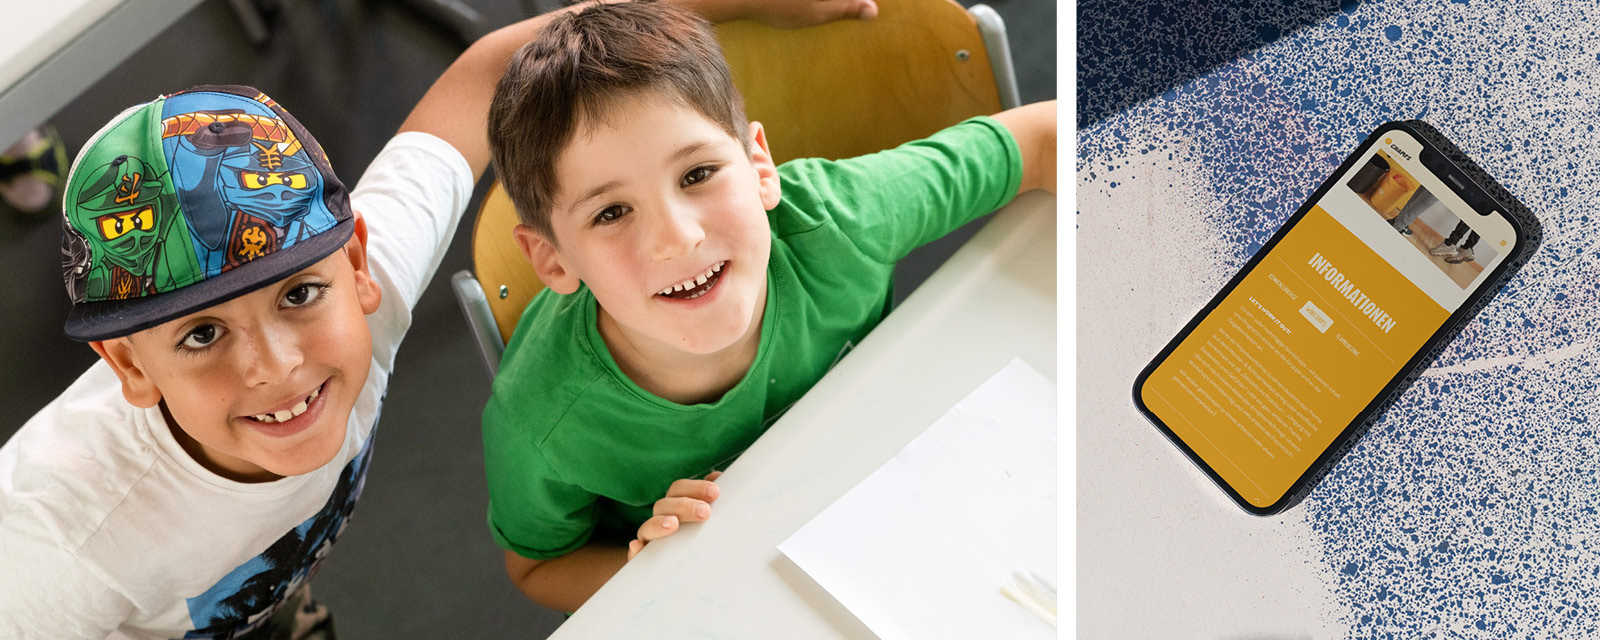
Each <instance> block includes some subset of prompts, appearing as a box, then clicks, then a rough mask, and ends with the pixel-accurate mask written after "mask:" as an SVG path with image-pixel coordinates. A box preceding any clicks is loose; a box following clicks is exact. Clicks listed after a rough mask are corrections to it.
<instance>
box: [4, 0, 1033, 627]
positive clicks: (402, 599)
mask: <svg viewBox="0 0 1600 640" xmlns="http://www.w3.org/2000/svg"><path fill="white" fill-rule="evenodd" d="M802 1H803V0H802ZM281 4H282V5H283V6H284V7H285V9H284V10H283V11H282V12H280V13H279V14H278V15H277V16H276V19H275V20H274V21H273V22H274V26H275V32H274V36H273V39H272V40H271V41H270V42H269V43H268V44H267V45H266V46H264V47H261V48H256V47H253V46H251V45H250V44H249V42H248V41H247V40H246V38H245V35H244V31H243V30H242V28H241V27H240V24H239V22H238V20H237V18H236V17H235V15H234V14H233V12H232V10H231V9H230V8H229V5H228V3H227V2H224V1H223V0H207V1H206V2H204V3H202V4H201V5H200V6H199V7H198V8H196V9H195V10H194V11H193V12H192V13H191V14H189V15H188V16H186V17H185V18H183V19H182V20H181V21H179V22H178V23H177V24H176V25H174V26H173V27H172V28H170V29H168V30H167V32H166V33H164V34H163V35H162V36H161V37H159V38H158V39H157V40H156V41H154V42H152V43H150V44H149V45H147V46H145V47H144V48H143V49H142V50H140V51H139V52H138V53H137V54H135V55H134V56H133V57H132V58H130V59H129V60H128V61H127V62H125V63H124V64H123V65H121V66H120V67H119V68H117V69H116V70H114V71H112V72H111V73H110V74H107V76H106V77H105V78H103V79H101V80H100V81H99V82H97V83H96V84H94V85H93V86H91V87H90V88H89V89H87V90H86V91H85V92H84V94H83V96H82V97H81V98H80V99H79V100H77V101H76V102H74V103H73V104H71V105H68V106H67V107H66V108H65V109H63V110H62V111H61V113H59V114H57V115H56V116H55V117H54V118H52V119H51V122H52V123H54V124H55V126H57V127H58V128H59V129H60V131H61V134H62V136H63V138H64V139H65V141H66V143H67V147H68V149H69V150H71V151H76V150H77V149H78V148H79V147H81V146H82V145H83V143H84V142H85V141H86V140H87V139H88V137H89V136H90V135H91V134H92V133H94V131H95V130H97V129H98V128H99V127H100V125H102V124H104V123H105V122H106V121H107V120H109V119H110V118H111V117H112V116H114V115H116V113H117V112H119V111H121V110H122V109H123V108H125V107H127V106H130V105H132V104H135V103H138V102H143V101H145V100H149V99H151V98H154V97H155V96H156V94H158V93H163V92H171V91H176V90H178V89H182V88H185V87H188V86H192V85H196V84H248V85H252V86H255V87H257V88H260V89H261V90H263V91H265V92H266V93H267V94H269V95H271V96H273V97H274V98H275V99H277V100H278V101H279V102H280V103H282V104H284V105H285V106H287V107H288V108H289V109H290V110H291V111H292V112H293V113H294V114H295V116H296V117H297V118H299V119H300V121H301V122H302V123H304V124H305V126H306V127H307V128H308V129H310V130H311V131H312V132H313V133H315V134H316V136H317V140H318V141H319V142H321V143H322V145H323V147H324V148H325V149H326V150H327V152H328V155H329V157H330V158H332V160H333V163H334V167H335V169H336V170H337V171H338V172H339V174H340V176H341V177H343V178H344V179H345V181H346V182H347V183H354V182H355V181H356V179H357V178H358V177H359V176H360V175H361V173H362V171H363V170H364V169H365V168H366V165H367V163H368V162H370V161H371V159H372V157H373V156H374V155H376V154H377V152H378V150H379V149H380V148H381V147H382V146H383V144H384V142H385V141H387V140H388V138H389V136H390V135H392V133H393V132H394V130H395V129H396V128H397V127H398V126H399V124H400V122H401V120H403V119H404V118H405V115H406V114H407V113H408V112H409V111H410V108H411V106H412V105H413V104H415V103H416V101H417V99H419V98H420V97H421V96H422V93H423V92H424V91H425V90H426V89H427V87H428V85H429V84H431V83H432V82H433V79H434V78H436V77H437V76H438V75H439V74H440V73H441V72H443V71H444V69H445V67H446V66H448V64H449V63H450V61H451V60H453V59H454V58H455V56H456V54H457V53H459V51H460V48H461V45H460V44H459V43H458V42H457V41H456V40H455V39H454V38H453V37H451V36H450V34H449V32H447V31H445V30H442V29H440V28H437V27H436V26H434V25H433V24H431V23H429V22H427V21H426V20H425V19H422V18H421V17H419V16H418V15H416V14H414V13H412V12H410V11H408V10H405V9H403V8H400V7H398V6H395V5H394V4H392V3H389V2H380V1H376V0H282V2H281ZM466 4H468V5H470V6H472V7H473V8H475V9H477V10H478V11H479V12H480V13H481V14H482V15H483V16H484V17H485V20H486V21H487V23H488V24H489V26H491V27H497V26H500V25H504V24H507V23H510V22H512V21H514V20H516V19H518V18H519V17H521V15H522V6H523V5H522V3H521V2H516V1H513V0H466ZM969 4H970V3H969ZM990 5H991V6H993V7H995V9H996V10H997V11H999V13H1000V14H1001V16H1002V17H1003V18H1004V19H1005V21H1006V23H1007V26H1008V29H1009V31H1010V33H1011V38H1012V50H1013V56H1014V57H1015V59H1016V64H1017V75H1018V81H1019V83H1020V85H1021V91H1022V98H1023V101H1024V102H1032V101H1037V100H1047V99H1051V98H1054V97H1056V82H1055V80H1056V62H1057V60H1056V38H1057V33H1056V3H1055V2H1053V1H1052V0H995V1H993V2H991V3H990ZM483 186H484V185H480V192H481V188H482V187H483ZM0 206H3V205H0ZM471 206H472V209H470V210H476V207H477V203H476V201H474V203H473V204H472V205H471ZM469 225H470V222H467V223H463V228H470V226H469ZM964 231H965V232H964V233H958V234H953V236H952V237H950V238H947V239H946V240H945V241H942V242H940V243H936V244H935V245H930V246H929V247H925V248H924V249H923V250H920V251H919V252H917V253H914V254H913V255H912V256H911V257H910V258H908V259H907V261H906V262H905V263H903V264H902V269H901V271H902V274H901V276H900V277H899V289H900V293H901V294H902V295H904V293H906V292H909V291H910V289H911V288H912V287H913V286H914V285H915V284H916V283H919V282H921V280H922V279H923V278H925V277H926V276H927V274H928V273H930V272H931V271H932V270H933V269H934V268H935V267H937V266H938V264H939V263H941V262H942V261H943V260H944V259H945V258H946V257H948V255H949V254H950V253H951V252H953V251H954V249H955V247H956V246H958V245H959V243H960V242H961V241H964V240H965V238H966V237H968V236H970V232H971V230H970V229H969V230H964ZM468 237H469V234H467V233H459V234H457V237H456V240H455V242H454V243H453V244H452V245H451V248H450V252H449V253H448V254H447V255H446V256H445V259H444V263H443V266H442V267H441V268H440V270H439V273H438V275H437V277H436V278H435V279H434V281H433V283H432V284H431V285H430V286H429V288H428V291H427V294H426V295H424V296H423V298H422V300H421V301H420V302H419V304H418V306H417V309H416V311H415V320H414V324H413V327H412V329H411V333H410V334H409V335H408V336H407V340H406V345H405V347H404V348H403V349H401V351H400V355H399V357H398V362H397V366H396V374H395V376H394V377H393V380H392V382H391V386H390V388H389V393H388V398H387V401H386V403H385V407H384V412H383V418H382V420H381V422H380V424H379V429H378V431H379V432H380V433H382V434H383V436H382V437H381V439H380V440H379V441H378V442H377V443H376V448H377V454H376V456H375V458H374V462H373V464H372V467H371V470H370V471H369V476H368V482H367V485H366V492H365V495H364V496H363V498H362V501H361V505H360V506H359V507H358V508H357V510H356V516H355V518H354V520H353V522H352V524H351V526H350V528H349V529H348V530H347V531H346V532H345V535H344V538H343V540H341V541H340V543H339V545H338V547H337V551H336V552H335V553H334V555H333V557H332V558H331V559H330V560H329V561H328V562H327V563H326V565H325V566H324V569H323V571H322V573H321V574H320V575H318V576H317V578H316V580H315V581H314V582H313V583H312V584H313V588H314V592H315V593H316V595H317V597H318V599H320V600H323V601H325V602H326V603H327V604H329V605H330V606H331V607H332V609H333V611H334V613H335V616H336V619H337V620H338V630H339V633H340V635H341V636H343V637H345V638H355V639H363V638H422V637H436V638H489V637H543V636H545V635H547V634H548V633H550V632H551V631H552V630H554V629H555V627H556V626H557V625H558V624H560V622H561V620H562V617H561V616H560V614H557V613H554V612H551V611H547V610H544V609H542V608H540V607H539V606H537V605H534V604H532V603H530V602H528V601H527V600H525V599H524V598H523V597H522V596H521V594H519V593H517V592H516V591H515V590H514V589H513V588H512V587H511V586H510V583H509V582H508V581H507V580H506V578H505V573H504V570H503V567H502V564H501V560H500V558H501V553H500V551H499V549H498V548H497V547H495V546H494V543H493V541H491V540H490V538H489V535H488V532H487V530H486V526H485V524H484V506H485V505H486V504H487V497H486V493H485V489H484V483H483V466H482V465H483V463H482V457H483V454H482V441H481V439H480V437H479V427H478V417H479V412H480V411H481V409H482V407H483V403H484V401H485V400H487V398H488V376H487V374H486V373H485V372H484V370H483V366H482V364H480V362H479V360H478V356H477V354H476V353H475V352H474V351H473V347H472V345H471V343H470V341H469V340H468V336H467V331H466V325H465V323H464V322H463V320H462V319H461V316H460V312H459V311H458V310H457V308H456V305H455V300H454V298H453V297H452V296H451V294H450V290H449V286H448V285H449V283H448V278H449V276H450V274H452V273H454V272H456V271H457V270H460V269H465V268H468V267H469V266H470V265H469V263H470V249H469V247H468V243H467V239H468ZM59 242H60V227H59V225H58V224H57V223H56V222H55V220H54V219H53V218H49V217H46V218H45V219H43V220H42V221H28V220H23V219H19V218H16V217H14V216H11V215H0V273H5V274H8V275H7V277H6V278H4V279H0V317H3V318H4V319H5V321H4V327H5V330H4V331H0V389H4V398H5V402H0V438H9V437H10V435H11V433H12V432H13V431H15V430H16V429H17V428H18V427H20V426H21V425H22V423H23V422H24V421H26V420H27V419H28V418H29V417H30V416H32V415H33V413H34V412H36V411H38V409H39V408H40V407H43V406H44V405H45V403H47V402H49V401H50V400H51V399H52V398H53V397H54V396H55V395H56V394H57V393H59V392H60V390H61V389H63V388H65V387H66V386H67V384H69V383H70V382H71V381H72V380H73V379H74V378H76V377H77V376H78V374H79V373H81V372H82V371H83V369H84V368H85V367H87V366H88V365H89V364H90V363H91V362H93V360H94V354H93V353H92V352H91V351H90V350H89V349H88V348H87V347H86V346H84V345H81V344H78V343H74V342H71V341H68V340H67V339H66V338H65V337H64V336H63V335H62V331H61V325H62V321H63V320H64V319H65V317H66V312H67V299H66V295H65V293H64V291H63V289H62V285H61V271H60V267H59V262H58V249H57V247H58V245H59Z"/></svg>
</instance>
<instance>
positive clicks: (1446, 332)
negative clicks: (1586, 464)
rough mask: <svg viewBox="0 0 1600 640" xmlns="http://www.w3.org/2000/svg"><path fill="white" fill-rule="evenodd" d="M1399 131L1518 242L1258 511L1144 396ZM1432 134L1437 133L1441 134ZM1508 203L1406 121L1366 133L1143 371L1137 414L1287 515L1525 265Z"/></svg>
mask: <svg viewBox="0 0 1600 640" xmlns="http://www.w3.org/2000/svg"><path fill="white" fill-rule="evenodd" d="M1395 131H1399V132H1402V133H1404V134H1406V135H1407V136H1410V137H1411V138H1412V139H1413V140H1415V141H1417V143H1419V144H1421V145H1422V151H1421V153H1420V155H1419V156H1418V161H1419V163H1421V164H1422V165H1423V166H1424V167H1425V168H1426V169H1427V170H1428V171H1431V172H1433V173H1434V175H1435V176H1436V177H1438V178H1439V181H1440V182H1442V183H1444V185H1445V188H1447V189H1450V190H1451V191H1452V192H1454V193H1455V194H1456V195H1457V196H1458V197H1460V198H1461V199H1462V200H1463V201H1464V202H1466V203H1467V205H1468V206H1470V207H1472V208H1473V209H1474V210H1475V211H1476V212H1477V213H1478V214H1479V215H1485V216H1487V215H1492V214H1495V213H1498V215H1500V216H1501V217H1502V218H1504V219H1505V220H1506V222H1507V223H1509V224H1510V225H1511V229H1512V232H1513V233H1514V234H1515V238H1516V240H1515V243H1514V244H1513V245H1512V247H1511V248H1510V250H1509V251H1508V252H1507V254H1506V255H1505V256H1504V257H1503V258H1501V260H1500V262H1499V264H1497V265H1496V266H1495V268H1494V269H1493V270H1492V271H1491V272H1490V275H1489V277H1488V278H1486V279H1485V280H1484V281H1483V283H1482V284H1481V285H1479V286H1478V288H1477V289H1475V290H1474V291H1473V292H1472V293H1471V294H1469V295H1468V296H1467V299H1466V300H1464V301H1463V302H1462V303H1461V306H1459V307H1457V308H1456V310H1455V311H1454V312H1452V313H1451V314H1450V316H1449V317H1447V318H1445V321H1444V323H1443V324H1441V325H1440V326H1439V328H1438V329H1437V330H1436V331H1434V332H1433V334H1431V335H1429V336H1428V339H1427V340H1426V341H1425V342H1424V343H1423V344H1422V346H1421V347H1420V348H1419V349H1417V351H1416V352H1415V353H1413V354H1412V356H1411V358H1409V359H1408V360H1407V361H1406V363H1405V364H1404V365H1402V366H1401V367H1400V369H1399V370H1398V371H1397V372H1396V373H1395V375H1394V377H1393V378H1391V379H1390V380H1389V381H1388V382H1387V383H1386V384H1385V385H1384V387H1383V388H1382V389H1381V390H1379V391H1378V393H1377V394H1376V395H1374V396H1373V398H1372V399H1371V400H1370V401H1369V402H1368V403H1367V404H1366V406H1364V407H1362V409H1361V411H1360V412H1358V413H1357V414H1356V416H1355V417H1354V418H1353V419H1352V420H1351V421H1350V422H1349V423H1348V424H1346V425H1344V426H1343V427H1341V428H1340V432H1339V435H1337V436H1335V437H1334V439H1333V441H1332V442H1330V443H1329V444H1328V446H1327V447H1326V448H1325V449H1323V451H1322V453H1321V454H1319V455H1318V456H1317V458H1316V459H1315V460H1313V461H1312V462H1311V464H1310V465H1309V466H1307V467H1306V470H1305V472H1304V473H1302V474H1301V475H1300V477H1298V478H1296V479H1295V481H1294V483H1292V484H1290V485H1289V488H1288V489H1287V490H1285V491H1284V493H1283V495H1281V496H1279V497H1278V498H1277V499H1276V500H1274V501H1273V502H1272V503H1271V504H1268V505H1266V506H1260V507H1258V506H1256V505H1254V504H1252V503H1250V502H1249V501H1248V500H1245V499H1244V497H1243V496H1242V495H1240V493H1239V492H1238V491H1237V490H1236V489H1234V488H1233V486H1232V485H1230V484H1228V482H1227V481H1226V480H1224V479H1223V478H1222V476H1221V475H1219V474H1218V473H1217V472H1216V470H1215V469H1213V468H1211V465H1210V464H1208V463H1207V462H1206V461H1205V459H1203V458H1201V457H1200V456H1199V454H1197V453H1196V452H1195V451H1194V449H1193V448H1191V447H1190V446H1189V445H1188V443H1186V442H1184V441H1183V439H1182V438H1181V437H1179V436H1178V435H1177V434H1176V433H1174V432H1173V431H1172V429H1171V427H1168V426H1167V424H1166V423H1165V422H1163V421H1162V420H1161V419H1160V418H1158V417H1157V416H1156V415H1155V412H1153V411H1151V410H1150V408H1149V407H1148V406H1146V405H1145V403H1144V399H1143V397H1142V396H1143V390H1144V385H1145V382H1146V381H1147V380H1149V378H1150V376H1151V374H1153V373H1154V372H1155V369H1156V368H1157V367H1159V366H1160V365H1161V364H1162V363H1164V362H1166V360H1167V358H1168V357H1170V356H1171V355H1172V352H1173V351H1174V350H1175V349H1177V347H1178V345H1180V344H1182V343H1183V341H1184V340H1185V339H1186V338H1188V337H1189V335H1190V334H1191V333H1193V332H1194V330H1195V329H1196V328H1197V327H1198V326H1199V325H1200V323H1201V321H1203V320H1205V319H1206V317H1208V316H1209V315H1210V314H1211V313H1213V312H1214V311H1216V309H1217V307H1218V306H1219V305H1220V304H1221V303H1222V301H1223V300H1224V299H1226V298H1227V297H1228V294H1230V293H1232V292H1233V290H1234V288H1235V287H1237V286H1238V285H1239V283H1241V282H1243V281H1244V278H1245V277H1246V276H1248V275H1249V274H1250V273H1251V272H1252V271H1254V270H1255V268H1256V266H1257V265H1258V264H1260V263H1261V261H1262V260H1263V259H1265V258H1266V257H1267V255H1268V254H1269V253H1271V252H1272V250H1273V249H1274V248H1276V247H1277V246H1278V243H1279V241H1281V240H1282V239H1283V238H1284V236H1286V235H1287V234H1288V232H1289V230H1290V229H1293V228H1294V226H1295V225H1296V224H1298V223H1299V222H1300V220H1301V219H1303V218H1305V216H1306V214H1308V213H1310V211H1311V209H1312V207H1314V206H1315V205H1316V204H1317V203H1318V202H1320V201H1321V200H1322V199H1323V197H1324V196H1325V195H1327V193H1328V190H1329V189H1332V188H1334V187H1336V186H1338V184H1339V181H1340V179H1341V178H1344V177H1345V176H1346V175H1347V174H1349V172H1350V170H1351V169H1353V168H1354V167H1355V164H1356V162H1357V161H1358V160H1360V159H1361V158H1363V157H1364V156H1365V155H1366V154H1367V151H1368V150H1369V149H1371V148H1372V146H1373V145H1375V144H1377V143H1378V142H1379V141H1380V140H1381V139H1382V138H1383V136H1384V135H1385V134H1388V133H1391V132H1395ZM1431 135H1438V134H1437V133H1436V132H1435V133H1433V134H1431ZM1469 162H1470V160H1469ZM1440 167H1443V168H1444V169H1445V170H1446V171H1443V172H1442V171H1440V170H1439V168H1440ZM1449 176H1455V177H1457V178H1459V179H1461V180H1463V181H1464V182H1465V184H1466V186H1465V187H1457V186H1456V185H1455V184H1453V183H1452V182H1451V180H1450V179H1449ZM1463 191H1468V192H1469V193H1463ZM1507 204H1508V203H1505V202H1502V201H1500V200H1499V199H1497V198H1495V197H1494V196H1493V195H1492V194H1491V193H1490V192H1489V191H1488V190H1487V189H1485V188H1484V187H1483V186H1482V185H1479V184H1478V183H1477V181H1476V180H1474V179H1472V177H1471V176H1470V175H1468V173H1467V172H1465V171H1463V169H1462V167H1461V166H1460V165H1459V164H1457V163H1456V162H1454V161H1453V160H1451V159H1450V158H1449V157H1448V156H1447V155H1446V154H1445V153H1444V152H1443V151H1442V150H1440V149H1439V148H1438V147H1437V146H1436V145H1435V144H1434V143H1433V141H1432V139H1431V136H1430V135H1425V134H1423V133H1422V132H1420V131H1418V130H1417V129H1416V128H1414V127H1412V126H1411V125H1410V124H1408V123H1406V122H1402V121H1394V122H1387V123H1384V124H1383V125H1381V126H1379V127H1378V128H1377V129H1376V130H1374V131H1373V132H1372V133H1371V134H1370V135H1368V136H1367V139H1366V140H1364V141H1362V143H1361V144H1360V145H1359V146H1357V147H1356V149H1355V151H1353V152H1351V153H1350V155H1349V156H1348V157H1346V158H1345V160H1344V162H1342V163H1340V165H1339V167H1338V168H1337V169H1335V170H1334V171H1333V172H1332V173H1330V174H1329V176H1328V178H1327V179H1326V180H1324V181H1323V183H1322V184H1321V185H1320V186H1318V187H1317V189H1316V191H1313V192H1312V193H1311V195H1310V196H1308V197H1307V198H1306V200H1305V202H1304V203H1303V204H1301V205H1300V208H1299V209H1297V210H1296V211H1295V212H1294V214H1293V215H1291V216H1289V218H1288V219H1287V220H1285V221H1284V223H1283V224H1282V225H1281V226H1280V227H1278V230H1277V231H1276V232H1274V233H1273V234H1272V237H1270V238H1268V239H1267V241H1266V243H1264V244H1262V245H1261V248H1260V249H1259V250H1257V251H1256V253H1255V255H1252V256H1251V257H1250V259H1249V260H1247V261H1246V262H1245V264H1244V266H1243V267H1241V268H1240V269H1239V271H1238V272H1237V273H1235V274H1234V276H1233V277H1232V278H1230V279H1229V280H1228V283H1227V284H1226V285H1224V286H1223V287H1222V289H1221V290H1220V291H1218V292H1217V294H1216V295H1215V296H1213V297H1212V298H1211V300H1210V301H1208V302H1206V304H1205V306H1203V307H1201V309H1200V311H1198V312H1197V313H1195V315H1194V317H1193V318H1190V319H1189V322H1188V323H1186V324H1185V325H1184V326H1183V329H1182V330H1180V331H1179V332H1178V334H1177V335H1176V336H1173V338H1172V340H1170V341H1168V342H1167V344H1166V346H1164V347H1162V349H1161V351H1160V352H1159V353H1157V354H1156V356H1155V358H1154V359H1152V360H1151V361H1150V363H1149V364H1147V365H1145V367H1144V369H1143V370H1141V371H1140V372H1139V375H1138V377H1136V378H1135V379H1134V383H1133V404H1134V406H1135V407H1136V408H1138V410H1139V413H1141V414H1143V415H1144V417H1145V419H1146V420H1149V421H1150V423H1151V424H1153V425H1155V426H1156V428H1157V429H1158V430H1159V431H1161V433H1162V434H1163V435H1165V436H1166V437H1167V440H1168V441H1170V442H1172V443H1173V444H1174V445H1176V446H1177V447H1178V449H1179V450H1180V451H1182V452H1183V454H1184V456H1185V457H1187V458H1188V459H1189V461H1190V462H1193V463H1194V464H1195V465H1196V466H1198V467H1199V468H1200V470H1201V471H1203V472H1205V474H1206V476H1207V477H1209V478H1211V481H1212V482H1213V483H1214V484H1216V485H1217V486H1218V487H1220V488H1221V489H1222V490H1223V492H1224V493H1226V494H1227V496H1228V497H1229V499H1231V500H1232V501H1233V502H1234V504H1236V505H1238V506H1239V507H1241V508H1243V509H1244V510H1245V511H1246V512H1248V513H1251V514H1254V515H1258V516H1270V515H1275V514H1278V513H1281V512H1282V511H1284V510H1285V509H1288V508H1289V507H1291V506H1294V505H1295V504H1296V503H1298V502H1299V500H1300V499H1301V498H1303V497H1304V496H1305V494H1306V493H1308V492H1309V490H1310V488H1311V487H1313V486H1315V484H1316V482H1317V480H1319V479H1320V478H1321V477H1322V475H1324V474H1325V473H1326V472H1327V471H1328V470H1330V469H1331V468H1332V466H1333V465H1334V464H1335V463H1336V462H1338V460H1339V458H1341V457H1343V455H1344V453H1345V452H1346V451H1348V450H1349V448H1350V446H1351V445H1353V444H1354V443H1355V441H1356V440H1357V439H1359V438H1360V436H1361V434H1362V433H1364V432H1365V431H1366V429H1367V428H1368V427H1369V426H1371V423H1372V420H1373V419H1374V418H1375V417H1377V416H1378V415H1381V414H1382V412H1383V409H1385V408H1386V406H1387V404H1388V403H1389V402H1391V401H1392V400H1393V399H1394V398H1395V397H1396V396H1398V395H1399V393H1400V392H1401V391H1403V390H1404V388H1405V387H1407V386H1409V385H1410V382H1411V380H1412V379H1414V378H1415V375H1416V373H1417V372H1418V371H1419V370H1420V368H1421V367H1423V366H1424V365H1426V364H1427V363H1428V362H1430V361H1432V359H1433V356H1434V355H1436V353H1437V351H1438V350H1439V348H1440V347H1441V346H1443V345H1444V344H1447V343H1448V342H1449V340H1450V339H1452V338H1453V334H1454V333H1455V331H1454V330H1455V329H1456V328H1457V327H1459V326H1460V325H1461V324H1462V323H1463V322H1464V321H1465V320H1467V319H1468V318H1470V317H1471V316H1473V315H1475V314H1476V312H1477V309H1478V306H1479V305H1480V303H1481V302H1483V300H1484V299H1485V296H1489V295H1492V294H1493V293H1494V292H1495V291H1496V290H1498V288H1499V287H1500V286H1501V285H1502V284H1503V279H1504V277H1505V276H1506V274H1507V273H1509V272H1510V270H1511V269H1512V268H1513V267H1514V266H1515V265H1519V264H1520V263H1521V258H1522V257H1523V256H1524V255H1525V253H1526V251H1527V249H1528V247H1527V239H1528V238H1527V235H1528V234H1527V229H1525V228H1524V225H1523V224H1522V222H1521V221H1520V220H1518V218H1517V217H1516V216H1515V215H1513V212H1512V210H1511V208H1510V207H1508V206H1507Z"/></svg>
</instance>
